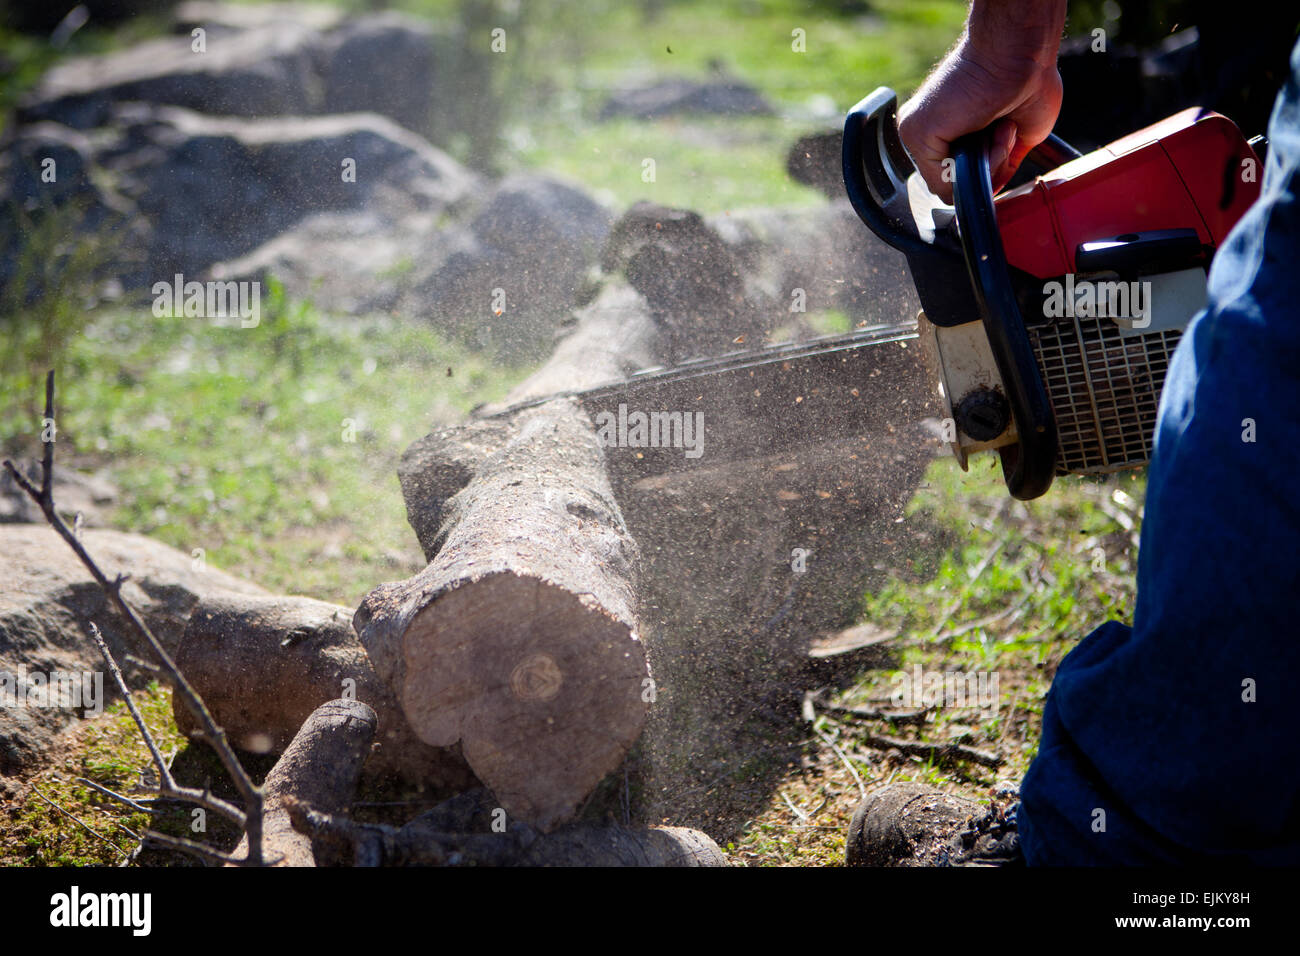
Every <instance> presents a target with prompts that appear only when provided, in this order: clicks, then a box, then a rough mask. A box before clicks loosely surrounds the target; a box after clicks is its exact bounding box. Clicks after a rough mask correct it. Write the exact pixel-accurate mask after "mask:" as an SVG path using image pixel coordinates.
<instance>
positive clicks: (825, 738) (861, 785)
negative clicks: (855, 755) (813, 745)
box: [817, 730, 867, 800]
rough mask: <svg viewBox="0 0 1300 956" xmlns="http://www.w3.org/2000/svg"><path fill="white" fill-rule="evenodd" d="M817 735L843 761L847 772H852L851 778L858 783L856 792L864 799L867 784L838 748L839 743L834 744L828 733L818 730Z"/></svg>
mask: <svg viewBox="0 0 1300 956" xmlns="http://www.w3.org/2000/svg"><path fill="white" fill-rule="evenodd" d="M817 736H818V737H820V738H821V739H822V740H823V741H825V743H826V745H827V746H829V747H830V748H831V750H834V751H835V753H836V754H837V755H838V756H839V758H840V760H842V761H844V766H846V767H848V768H849V773H850V774H852V776H853V779H854V780H856V781H857V783H858V792H859V793H861V794H862V799H864V800H865V799H866V798H867V786H866V784H864V783H863V782H862V778H861V777H860V776H858V771H857V770H856V769H854V766H853V764H852V763H850V762H849V758H848V756H847V755H846V754H845V753H844V751H843V750H841V749H840V748H839V745H838V744H836V743H835V741H833V740H831V738H830V735H828V734H824V733H822V732H821V731H820V730H818V731H817Z"/></svg>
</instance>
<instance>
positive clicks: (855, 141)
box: [842, 86, 932, 255]
mask: <svg viewBox="0 0 1300 956" xmlns="http://www.w3.org/2000/svg"><path fill="white" fill-rule="evenodd" d="M897 112H898V94H897V93H895V92H894V91H893V90H891V89H890V88H889V87H887V86H882V87H879V88H877V89H876V90H875V92H873V93H870V94H868V95H867V96H864V97H863V98H862V100H861V101H860V102H859V103H858V104H857V105H856V106H855V107H853V109H851V110H850V111H849V115H848V118H847V119H846V120H845V122H844V148H843V153H842V162H843V165H844V188H845V190H846V191H847V192H848V194H849V202H850V203H852V204H853V209H854V211H855V212H857V214H858V217H859V218H860V219H861V220H862V221H863V222H864V223H866V224H867V228H869V229H870V230H871V231H872V232H874V233H875V234H876V235H877V236H879V237H880V238H881V239H883V240H884V241H885V242H887V243H889V245H891V246H893V247H894V248H895V249H898V250H899V251H901V252H905V253H908V254H909V255H929V254H930V253H931V252H932V249H931V248H930V245H929V244H928V243H927V242H925V240H923V239H922V238H921V235H920V233H919V232H918V231H917V229H916V222H915V221H914V220H913V219H912V218H911V216H910V215H909V216H907V217H906V218H902V217H898V216H895V215H892V214H891V213H890V212H889V211H888V210H887V209H886V206H887V205H889V204H890V203H891V202H892V201H893V200H894V199H895V198H896V197H897V196H898V195H899V194H900V191H905V190H906V188H907V177H908V176H910V175H911V174H912V172H913V171H914V170H915V167H914V166H913V165H912V159H911V157H910V156H908V155H907V150H905V149H904V148H903V142H902V140H900V139H899V138H898V123H897V122H896V120H895V114H896V113H897Z"/></svg>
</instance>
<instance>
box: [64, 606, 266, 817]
mask: <svg viewBox="0 0 1300 956" xmlns="http://www.w3.org/2000/svg"><path fill="white" fill-rule="evenodd" d="M90 637H91V640H93V641H94V642H95V645H96V646H97V647H98V648H99V653H100V654H101V655H103V658H104V660H105V661H106V662H107V663H108V669H109V672H110V673H111V674H112V675H113V680H115V681H116V682H117V689H118V690H119V691H121V692H122V697H123V699H124V700H125V701H126V706H127V709H128V710H129V711H130V712H131V717H132V718H133V719H134V720H135V725H136V727H137V728H139V730H140V736H141V737H143V738H144V742H145V746H146V747H148V748H149V753H150V754H151V755H152V757H153V762H154V766H155V767H157V768H158V787H157V790H156V792H157V794H158V795H159V796H160V797H166V798H168V799H171V800H185V801H188V802H189V803H193V804H197V805H198V806H200V807H203V808H204V809H207V810H212V811H213V812H214V813H219V814H221V815H222V816H224V817H226V818H227V819H229V820H233V821H234V822H235V823H237V824H238V825H239V826H240V827H243V826H245V825H246V823H247V817H246V815H245V814H244V813H243V812H242V811H241V810H240V809H239V808H238V807H236V806H234V805H233V804H231V803H227V802H226V801H225V800H222V799H220V798H219V797H214V796H213V795H212V794H211V793H210V792H209V791H208V790H206V789H205V790H198V789H195V788H193V787H182V786H181V785H180V784H178V783H177V782H176V780H175V778H174V777H172V769H171V761H170V760H168V759H167V758H165V757H164V756H163V755H162V751H160V750H159V749H158V745H157V743H155V742H154V739H153V734H152V733H151V732H150V731H149V728H148V727H147V726H146V725H145V722H144V717H143V716H142V715H141V714H140V710H139V708H137V707H136V705H135V697H134V695H133V694H132V693H131V689H130V688H129V687H127V686H126V678H125V677H123V676H122V669H121V668H120V667H118V666H117V661H116V660H114V659H113V654H112V652H111V651H110V650H109V649H108V644H107V643H106V642H105V641H104V636H103V635H102V634H100V632H99V627H98V626H97V625H96V624H95V622H94V621H91V622H90ZM173 756H174V754H173ZM92 786H97V785H92ZM101 789H102V788H101ZM106 792H107V793H109V794H110V795H111V796H117V794H114V793H112V791H106Z"/></svg>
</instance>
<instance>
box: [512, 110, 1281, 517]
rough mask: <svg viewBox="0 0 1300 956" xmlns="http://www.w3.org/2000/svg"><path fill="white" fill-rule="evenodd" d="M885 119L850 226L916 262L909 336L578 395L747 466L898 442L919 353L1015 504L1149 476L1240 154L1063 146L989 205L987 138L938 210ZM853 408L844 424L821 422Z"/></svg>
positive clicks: (861, 125) (1206, 135) (960, 443)
mask: <svg viewBox="0 0 1300 956" xmlns="http://www.w3.org/2000/svg"><path fill="white" fill-rule="evenodd" d="M896 111H897V96H896V94H895V93H894V91H893V90H891V89H889V88H888V87H881V88H879V89H877V90H876V91H875V92H874V93H872V94H871V95H869V96H867V97H866V98H865V99H863V100H862V101H861V102H860V103H858V104H857V106H855V107H854V108H853V109H852V110H851V111H850V112H849V114H848V118H847V120H846V123H845V127H844V139H843V168H844V181H845V186H846V189H847V191H848V196H849V200H850V202H851V203H852V205H853V208H854V209H855V210H856V212H857V214H858V216H859V217H860V218H861V219H862V221H863V222H864V223H866V225H867V226H868V227H869V228H870V229H871V231H872V232H873V233H875V234H876V235H877V236H878V237H879V238H881V239H882V240H884V241H885V242H886V243H888V244H889V245H890V246H892V247H893V248H895V249H897V250H899V251H900V252H902V253H903V254H904V256H905V257H906V259H907V263H908V268H909V271H910V273H911V276H912V281H913V284H914V286H915V287H916V292H917V296H918V298H919V300H920V303H921V313H920V315H919V316H918V318H917V320H916V323H915V324H907V323H894V324H888V323H886V324H880V325H873V326H867V327H862V328H859V329H856V330H854V331H853V332H850V333H847V334H843V335H836V336H823V337H821V338H814V339H811V340H808V341H805V342H800V343H789V344H785V345H778V346H769V347H766V348H757V349H749V350H744V351H739V352H735V353H731V354H728V355H723V356H717V357H709V358H701V359H696V360H693V361H689V362H685V363H683V364H681V365H677V366H674V367H672V368H667V369H664V368H654V369H646V370H643V371H641V372H637V373H635V374H633V375H631V376H630V377H629V378H628V379H627V380H625V381H621V382H617V383H613V384H611V385H608V386H603V387H599V388H594V389H589V390H586V391H581V392H576V393H570V394H573V396H574V397H575V398H577V399H578V400H579V401H580V402H581V403H582V404H583V406H584V407H585V408H586V409H587V411H588V412H589V413H591V414H592V417H593V419H594V420H595V419H600V418H602V417H603V418H604V419H605V420H608V421H613V420H614V417H615V416H616V415H617V416H619V422H620V426H621V425H622V422H623V419H624V418H625V417H626V415H627V409H628V408H629V407H636V408H682V407H684V406H689V405H691V404H692V403H695V402H699V401H702V400H703V399H704V398H706V397H707V399H708V404H709V407H710V410H711V414H713V416H714V420H715V421H716V420H717V419H718V418H719V417H720V418H721V420H722V421H723V422H724V423H725V426H726V427H723V428H716V429H714V430H713V432H712V436H711V439H710V440H711V445H710V454H709V460H710V461H717V460H719V459H722V460H726V459H729V458H754V457H761V456H764V455H772V454H779V453H782V452H785V451H789V450H792V449H796V448H799V447H802V446H806V445H810V444H821V443H825V442H829V441H833V440H836V439H843V438H850V437H852V436H853V435H864V434H869V433H872V432H873V431H875V430H877V429H881V428H886V429H888V428H891V427H892V424H893V423H892V421H891V416H897V415H898V414H902V413H906V412H907V411H908V410H907V409H903V408H901V407H899V405H898V404H897V402H896V401H895V400H894V398H893V396H892V395H891V394H890V393H889V392H888V391H887V390H886V388H884V387H883V386H887V385H888V384H889V383H891V382H910V381H911V380H912V379H913V378H915V377H916V375H917V374H918V371H917V369H918V363H917V362H916V357H915V350H913V351H912V352H908V351H906V350H907V349H908V347H909V346H915V347H919V349H920V351H921V353H922V356H923V360H922V362H921V363H920V367H921V369H922V370H923V371H922V372H921V373H920V374H924V375H927V376H928V378H929V382H930V383H931V384H930V385H928V386H927V388H932V387H933V388H935V390H936V392H937V394H936V395H935V396H934V397H935V400H936V402H932V403H930V404H929V407H937V408H938V409H939V410H940V413H941V414H942V416H943V417H942V420H941V423H940V425H941V436H942V438H943V439H944V440H945V442H946V443H947V444H948V446H949V447H950V449H951V450H952V452H953V454H954V455H955V456H956V458H957V461H958V462H959V464H960V465H961V467H962V468H963V470H964V469H966V468H967V467H968V460H969V457H970V455H972V454H974V453H976V452H980V451H997V452H998V453H999V455H1000V457H1001V462H1002V471H1003V476H1004V479H1005V481H1006V485H1007V489H1008V491H1009V492H1010V494H1011V495H1012V496H1013V497H1015V498H1018V499H1022V500H1028V499H1033V498H1036V497H1039V496H1041V495H1042V494H1044V493H1045V492H1046V491H1047V490H1048V488H1049V487H1050V486H1051V483H1052V481H1053V479H1054V477H1055V476H1056V475H1058V474H1084V475H1100V474H1107V473H1111V472H1115V471H1119V470H1122V469H1128V468H1137V467H1140V466H1142V465H1144V464H1145V463H1146V462H1147V461H1148V460H1149V459H1150V457H1151V450H1152V444H1153V440H1154V430H1155V420H1156V412H1157V409H1158V406H1159V400H1160V392H1161V389H1162V388H1163V385H1164V380H1165V375H1166V373H1167V371H1168V367H1169V361H1170V357H1171V355H1172V354H1173V351H1174V348H1175V347H1176V346H1177V344H1178V340H1179V337H1180V336H1181V334H1182V331H1183V329H1184V328H1186V326H1187V324H1188V322H1189V321H1190V320H1191V319H1192V317H1193V316H1194V315H1195V314H1196V313H1197V312H1198V311H1199V310H1200V309H1201V307H1202V306H1204V304H1205V302H1206V273H1207V270H1208V268H1209V264H1210V261H1211V259H1212V257H1213V255H1214V251H1215V249H1216V248H1217V247H1218V245H1219V244H1220V243H1221V242H1223V241H1224V239H1225V238H1226V237H1227V234H1228V232H1229V231H1230V230H1231V229H1232V227H1233V225H1235V223H1236V222H1237V220H1238V219H1240V218H1241V216H1242V214H1243V213H1244V212H1245V211H1246V209H1247V208H1248V207H1249V206H1250V205H1251V203H1252V202H1254V200H1255V199H1256V198H1257V196H1258V195H1259V185H1258V183H1257V180H1258V173H1259V172H1261V171H1262V170H1260V168H1259V167H1260V159H1259V157H1258V155H1257V154H1256V153H1255V151H1254V149H1253V148H1252V145H1251V143H1248V142H1247V141H1246V139H1245V138H1244V137H1243V136H1242V134H1241V132H1240V131H1239V130H1238V129H1237V127H1236V126H1235V125H1234V124H1233V123H1232V122H1231V121H1230V120H1229V119H1227V118H1226V117H1224V116H1222V115H1220V114H1218V113H1213V112H1209V111H1205V110H1199V109H1189V110H1185V111H1183V112H1181V113H1178V114H1176V115H1174V116H1171V117H1169V118H1168V119H1166V120H1163V121H1161V122H1159V123H1156V124H1154V125H1152V126H1149V127H1147V128H1146V129H1143V130H1140V131H1138V132H1136V133H1132V134H1130V135H1128V136H1125V137H1123V138H1122V139H1119V140H1117V141H1115V142H1114V143H1111V144H1110V145H1109V146H1106V147H1103V148H1102V149H1098V150H1096V151H1094V152H1091V153H1089V154H1087V155H1082V154H1080V153H1079V151H1078V150H1076V149H1074V148H1073V147H1071V146H1070V145H1069V144H1068V143H1066V142H1064V141H1063V140H1062V139H1060V138H1059V137H1057V136H1055V135H1053V136H1049V137H1048V138H1047V139H1046V140H1045V141H1044V142H1043V143H1042V144H1040V145H1039V146H1038V147H1037V148H1036V149H1035V150H1034V151H1033V152H1031V153H1030V154H1029V156H1028V158H1027V162H1028V163H1029V164H1031V166H1032V167H1033V168H1035V169H1037V170H1038V171H1039V172H1038V174H1037V175H1035V176H1034V177H1033V178H1032V180H1031V181H1029V182H1027V183H1025V184H1023V185H1021V186H1019V187H1017V188H1014V189H1010V190H1006V191H1004V192H1002V193H1001V194H1000V195H998V196H997V197H996V198H995V197H994V195H993V189H992V180H991V176H990V170H989V159H988V154H989V146H990V136H989V131H987V130H985V131H983V132H980V133H975V134H971V135H969V136H966V137H963V138H962V139H960V140H958V141H957V142H956V143H955V144H954V148H953V156H952V161H951V163H950V164H948V165H949V166H950V171H951V175H952V183H953V197H954V205H953V206H947V205H944V204H943V203H941V202H940V201H939V200H938V198H937V197H935V196H934V195H933V194H931V193H930V192H929V190H928V189H927V188H926V187H925V185H924V183H923V182H922V180H921V177H920V175H919V174H918V173H917V172H916V169H915V167H914V166H913V164H912V161H911V158H910V157H909V156H908V154H907V152H906V151H905V150H904V148H903V145H902V142H901V141H900V139H899V136H898V127H897V122H896ZM897 391H898V390H897V389H895V393H897ZM904 391H906V390H904ZM551 397H555V396H548V398H546V399H537V400H535V401H533V402H528V403H525V404H526V405H527V404H537V403H539V402H541V401H546V400H549V398H551ZM873 398H876V399H878V400H876V401H873V400H872V399H873ZM518 407H521V406H514V407H512V408H511V409H507V410H505V411H503V412H500V413H498V414H506V413H507V412H510V411H514V410H515V409H516V408H518ZM845 407H851V408H853V409H854V412H853V413H852V414H850V415H845V414H842V413H841V414H829V413H828V410H829V409H831V408H834V409H837V410H841V409H843V408H845ZM778 412H779V416H780V421H779V424H778V427H773V425H772V418H773V415H774V414H778ZM732 446H734V447H732ZM635 457H636V461H635V464H634V467H635V470H636V472H637V473H638V474H640V475H653V474H659V473H666V472H672V471H678V470H681V469H685V468H690V467H693V466H694V464H695V462H694V460H693V459H692V458H691V457H689V456H683V455H682V454H681V453H680V452H674V451H673V450H671V449H669V448H664V447H658V446H655V445H654V443H650V444H649V445H646V446H643V447H642V448H641V450H640V451H638V452H637V454H636V456H635Z"/></svg>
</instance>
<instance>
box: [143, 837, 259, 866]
mask: <svg viewBox="0 0 1300 956" xmlns="http://www.w3.org/2000/svg"><path fill="white" fill-rule="evenodd" d="M144 842H145V843H152V844H153V845H154V846H160V847H162V848H163V849H166V850H176V851H177V852H179V853H189V854H190V855H191V856H196V857H198V858H199V859H200V860H202V861H203V862H205V863H223V864H224V863H229V864H232V865H234V866H243V865H245V864H247V863H248V860H247V859H243V858H237V857H235V856H233V855H231V854H229V853H222V852H221V851H220V850H214V849H212V847H210V846H207V845H205V844H203V843H196V842H195V841H193V840H187V839H185V838H184V837H175V836H170V835H168V834H166V833H159V832H158V831H157V830H145V831H144ZM250 856H251V854H250ZM270 862H272V863H274V862H275V861H274V860H272V861H270Z"/></svg>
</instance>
